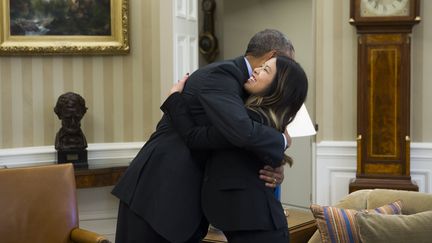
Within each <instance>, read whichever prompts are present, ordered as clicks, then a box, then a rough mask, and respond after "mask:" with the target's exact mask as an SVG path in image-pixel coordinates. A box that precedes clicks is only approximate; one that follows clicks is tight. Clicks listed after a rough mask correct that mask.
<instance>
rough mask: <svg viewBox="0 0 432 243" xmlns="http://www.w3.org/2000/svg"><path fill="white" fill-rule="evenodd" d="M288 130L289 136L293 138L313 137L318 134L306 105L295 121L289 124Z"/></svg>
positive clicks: (302, 107)
mask: <svg viewBox="0 0 432 243" xmlns="http://www.w3.org/2000/svg"><path fill="white" fill-rule="evenodd" d="M287 129H288V134H289V135H290V136H291V137H292V138H295V137H305V136H312V135H315V134H316V131H315V127H314V125H313V123H312V120H311V118H310V116H309V113H308V111H307V109H306V106H305V105H304V104H303V105H302V106H301V108H300V110H299V111H298V112H297V115H296V116H295V118H294V120H293V121H292V122H291V123H290V124H288V126H287Z"/></svg>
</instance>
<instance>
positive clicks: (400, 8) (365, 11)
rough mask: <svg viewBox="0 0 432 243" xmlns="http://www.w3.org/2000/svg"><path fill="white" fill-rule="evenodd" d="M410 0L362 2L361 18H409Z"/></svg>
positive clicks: (370, 0) (362, 0)
mask: <svg viewBox="0 0 432 243" xmlns="http://www.w3.org/2000/svg"><path fill="white" fill-rule="evenodd" d="M409 10H410V1H409V0H361V2H360V16H362V17H386V16H409V13H410V12H409Z"/></svg>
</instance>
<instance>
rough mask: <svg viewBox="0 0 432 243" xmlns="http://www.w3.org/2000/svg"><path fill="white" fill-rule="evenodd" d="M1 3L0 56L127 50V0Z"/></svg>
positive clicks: (15, 0)
mask: <svg viewBox="0 0 432 243" xmlns="http://www.w3.org/2000/svg"><path fill="white" fill-rule="evenodd" d="M0 1H1V3H0V14H1V15H0V55H115V54H127V53H129V49H130V47H129V37H128V34H129V32H128V0H102V1H101V0H50V1H47V0H0ZM49 4H53V5H52V6H49ZM55 4H57V5H55ZM59 4H61V7H60V8H59ZM91 4H95V5H97V4H98V6H93V5H91ZM103 4H105V5H104V6H106V8H102V7H101V5H103ZM11 5H12V6H11ZM32 8H33V9H32ZM59 9H60V10H61V11H59ZM101 9H102V10H101ZM50 11H52V12H50ZM103 11H105V12H103ZM59 13H60V14H59ZM29 16H30V17H29ZM89 16H91V17H89ZM101 16H102V17H101ZM98 18H99V19H98ZM68 28H69V29H68Z"/></svg>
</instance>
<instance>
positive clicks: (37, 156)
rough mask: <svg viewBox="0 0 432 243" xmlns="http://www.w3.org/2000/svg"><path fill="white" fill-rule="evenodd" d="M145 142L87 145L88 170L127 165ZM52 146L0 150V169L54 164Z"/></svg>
mask: <svg viewBox="0 0 432 243" xmlns="http://www.w3.org/2000/svg"><path fill="white" fill-rule="evenodd" d="M144 143H145V142H129V143H93V144H88V148H87V152H88V163H89V167H90V168H102V167H113V166H122V165H128V164H129V163H130V161H131V160H132V159H133V158H134V157H135V155H136V154H137V153H138V151H139V150H140V149H141V148H142V146H143V145H144ZM56 152H57V151H56V150H55V149H54V146H41V147H23V148H10V149H0V167H2V168H11V167H22V166H35V165H44V164H53V163H56Z"/></svg>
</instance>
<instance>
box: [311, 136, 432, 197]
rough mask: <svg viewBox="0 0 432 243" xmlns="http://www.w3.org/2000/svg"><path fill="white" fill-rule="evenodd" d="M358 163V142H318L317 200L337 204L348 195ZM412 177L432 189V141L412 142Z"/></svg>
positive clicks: (421, 187)
mask: <svg viewBox="0 0 432 243" xmlns="http://www.w3.org/2000/svg"><path fill="white" fill-rule="evenodd" d="M356 166H357V145H356V142H352V141H322V142H320V143H317V146H316V157H315V164H314V175H315V178H314V181H313V190H312V191H313V192H314V193H315V195H314V197H313V198H314V203H318V204H321V205H333V204H335V203H336V202H337V201H339V200H340V199H341V198H342V197H344V196H345V195H347V194H348V186H349V182H350V180H351V179H353V178H355V174H356ZM411 178H412V180H414V181H415V182H416V183H417V185H418V186H419V191H421V192H429V193H432V143H411Z"/></svg>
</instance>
